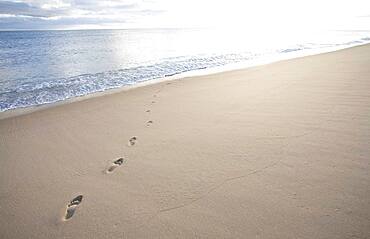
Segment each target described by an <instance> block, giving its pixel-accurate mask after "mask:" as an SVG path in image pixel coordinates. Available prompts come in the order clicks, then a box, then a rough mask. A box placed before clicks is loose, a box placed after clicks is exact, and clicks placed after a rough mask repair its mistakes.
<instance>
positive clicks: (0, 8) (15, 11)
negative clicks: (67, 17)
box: [0, 1, 63, 17]
mask: <svg viewBox="0 0 370 239" xmlns="http://www.w3.org/2000/svg"><path fill="white" fill-rule="evenodd" d="M0 14H10V15H15V16H17V15H21V16H30V17H53V16H56V15H61V14H63V11H62V10H56V9H53V10H45V9H42V8H40V7H37V6H32V5H30V4H28V3H25V2H10V1H0Z"/></svg>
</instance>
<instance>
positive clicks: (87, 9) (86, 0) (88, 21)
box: [0, 0, 164, 29]
mask: <svg viewBox="0 0 370 239" xmlns="http://www.w3.org/2000/svg"><path fill="white" fill-rule="evenodd" d="M163 11H164V10H162V9H158V8H154V7H152V1H145V0H131V1H130V0H129V1H127V0H103V1H97V0H64V1H62V0H49V1H44V0H24V1H22V2H19V1H1V0H0V29H54V28H73V27H74V26H81V25H91V26H92V27H96V26H98V27H99V26H102V27H105V26H106V27H108V28H109V27H110V26H118V27H119V26H120V24H124V23H128V22H131V23H134V22H135V21H136V20H140V18H142V17H145V16H151V15H156V14H160V13H161V12H163Z"/></svg>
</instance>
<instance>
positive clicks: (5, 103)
mask: <svg viewBox="0 0 370 239" xmlns="http://www.w3.org/2000/svg"><path fill="white" fill-rule="evenodd" d="M368 42H370V31H325V32H324V31H321V32H310V33H308V32H307V33H304V34H302V33H294V32H290V33H286V32H284V33H283V32H282V33H279V32H263V31H262V32H248V31H247V30H245V29H240V30H237V31H235V30H230V31H219V30H215V29H130V30H74V31H3V32H0V112H3V111H7V110H11V109H16V108H21V107H30V106H37V105H43V104H47V103H54V102H58V101H62V100H66V99H70V98H73V97H79V96H84V95H87V94H91V93H95V92H101V91H105V90H108V89H113V88H119V87H123V86H129V85H135V84H138V83H141V82H145V81H149V80H155V79H162V78H164V77H169V76H176V75H177V76H179V77H180V76H182V75H183V74H189V73H192V72H197V73H199V74H201V73H202V72H203V73H204V72H207V71H217V70H220V71H222V70H225V69H233V68H240V67H245V66H251V65H254V64H258V63H266V62H272V61H277V60H281V59H289V58H293V57H297V56H304V55H310V54H317V53H320V52H328V51H334V50H337V49H341V48H347V47H351V46H355V45H360V44H365V43H368ZM246 80H247V79H246Z"/></svg>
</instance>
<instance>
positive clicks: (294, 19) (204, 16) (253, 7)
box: [0, 0, 370, 30]
mask: <svg viewBox="0 0 370 239" xmlns="http://www.w3.org/2000/svg"><path fill="white" fill-rule="evenodd" d="M148 27H149V28H150V27H226V28H247V29H256V30H260V29H276V28H283V29H289V30H292V29H293V30H294V29H317V28H320V29H356V30H370V0H336V1H335V0H255V1H248V0H182V1H180V0H104V1H97V0H48V1H46V0H8V1H2V0H0V29H91V28H148Z"/></svg>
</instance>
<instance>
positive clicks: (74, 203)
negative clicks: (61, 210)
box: [64, 195, 83, 221]
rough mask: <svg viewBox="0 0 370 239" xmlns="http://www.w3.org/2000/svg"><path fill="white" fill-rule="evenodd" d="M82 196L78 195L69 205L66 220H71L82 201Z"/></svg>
mask: <svg viewBox="0 0 370 239" xmlns="http://www.w3.org/2000/svg"><path fill="white" fill-rule="evenodd" d="M82 198H83V196H82V195H78V196H77V197H75V198H74V199H72V201H71V202H70V203H69V204H68V205H67V210H66V214H65V216H64V220H65V221H67V220H69V219H70V218H71V217H72V216H73V215H74V214H75V211H76V209H77V207H78V205H80V203H81V202H82Z"/></svg>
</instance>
